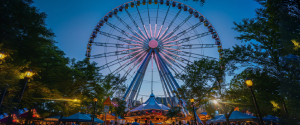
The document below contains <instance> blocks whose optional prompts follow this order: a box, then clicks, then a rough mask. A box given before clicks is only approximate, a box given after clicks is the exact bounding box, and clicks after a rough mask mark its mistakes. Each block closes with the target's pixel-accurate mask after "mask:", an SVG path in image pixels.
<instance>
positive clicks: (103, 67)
mask: <svg viewBox="0 0 300 125" xmlns="http://www.w3.org/2000/svg"><path fill="white" fill-rule="evenodd" d="M127 59H130V56H128V57H127V58H123V59H121V58H118V59H115V60H113V61H111V62H108V63H106V64H104V65H101V66H99V70H103V69H106V68H108V67H110V66H114V65H116V64H118V63H120V62H123V61H125V60H127ZM117 61H118V62H117Z"/></svg>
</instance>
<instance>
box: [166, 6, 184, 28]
mask: <svg viewBox="0 0 300 125" xmlns="http://www.w3.org/2000/svg"><path fill="white" fill-rule="evenodd" d="M181 10H182V9H179V11H178V12H177V14H176V15H175V17H174V18H173V20H172V21H171V23H170V24H169V26H168V27H167V28H168V30H169V29H170V27H171V26H172V24H173V23H174V21H175V20H176V19H177V17H178V15H179V14H180V12H181ZM168 30H167V32H168Z"/></svg>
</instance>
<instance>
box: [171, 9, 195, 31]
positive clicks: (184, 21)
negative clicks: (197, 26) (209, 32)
mask: <svg viewBox="0 0 300 125" xmlns="http://www.w3.org/2000/svg"><path fill="white" fill-rule="evenodd" d="M192 16H193V15H192V14H191V15H189V16H188V17H187V18H185V19H184V20H183V21H182V22H181V23H180V24H179V25H177V27H175V28H174V30H173V33H171V35H170V36H172V35H173V34H174V33H175V32H176V31H177V30H179V28H180V27H181V26H182V25H183V24H185V23H186V22H187V21H188V20H189V19H190V18H191V17H192Z"/></svg>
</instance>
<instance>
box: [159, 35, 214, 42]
mask: <svg viewBox="0 0 300 125" xmlns="http://www.w3.org/2000/svg"><path fill="white" fill-rule="evenodd" d="M209 34H210V32H204V33H201V34H196V35H193V36H190V37H186V38H182V39H179V40H172V41H168V42H164V43H163V44H168V43H172V42H176V44H182V43H185V42H189V41H191V40H194V39H198V38H201V37H204V36H207V35H209Z"/></svg>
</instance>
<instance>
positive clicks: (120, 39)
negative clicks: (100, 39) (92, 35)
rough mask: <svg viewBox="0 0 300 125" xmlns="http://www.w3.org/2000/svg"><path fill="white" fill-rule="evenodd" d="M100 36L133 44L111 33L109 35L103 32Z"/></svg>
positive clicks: (100, 32)
mask: <svg viewBox="0 0 300 125" xmlns="http://www.w3.org/2000/svg"><path fill="white" fill-rule="evenodd" d="M99 34H101V35H104V36H107V37H110V38H113V39H115V40H119V41H122V42H125V43H129V44H131V41H130V40H126V38H123V37H120V36H117V35H113V34H110V33H107V32H103V31H99Z"/></svg>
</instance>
